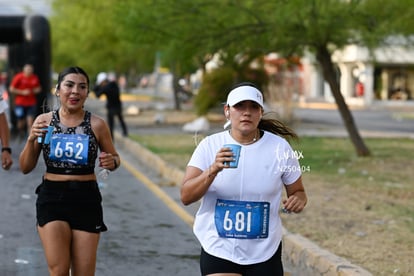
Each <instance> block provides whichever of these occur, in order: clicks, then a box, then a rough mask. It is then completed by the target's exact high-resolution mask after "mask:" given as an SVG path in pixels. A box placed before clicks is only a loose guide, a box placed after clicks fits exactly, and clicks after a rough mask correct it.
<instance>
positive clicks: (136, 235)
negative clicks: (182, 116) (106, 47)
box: [0, 99, 414, 276]
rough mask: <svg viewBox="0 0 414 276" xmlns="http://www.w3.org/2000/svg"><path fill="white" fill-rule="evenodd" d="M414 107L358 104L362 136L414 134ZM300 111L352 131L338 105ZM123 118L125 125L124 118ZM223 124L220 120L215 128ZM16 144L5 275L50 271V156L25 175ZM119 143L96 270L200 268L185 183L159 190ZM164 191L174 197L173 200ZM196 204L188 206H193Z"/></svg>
mask: <svg viewBox="0 0 414 276" xmlns="http://www.w3.org/2000/svg"><path fill="white" fill-rule="evenodd" d="M134 104H137V105H139V104H142V103H135V102H128V103H126V106H128V105H134ZM144 104H145V103H144ZM141 107H142V106H141ZM87 109H89V110H92V111H93V112H97V113H98V114H101V115H102V116H105V108H104V102H102V101H97V100H92V99H90V100H89V101H88V103H87ZM412 110H413V109H410V108H408V109H407V108H404V109H375V108H374V109H372V108H371V109H364V110H355V111H353V115H354V119H355V121H356V124H357V125H358V128H359V130H360V131H361V133H362V135H363V136H366V137H369V136H377V137H378V136H382V137H384V136H387V135H388V136H390V137H411V138H412V137H413V129H414V120H413V117H414V116H412V114H413V112H412ZM294 114H295V117H296V119H297V121H298V122H299V124H298V125H297V126H296V130H297V131H298V133H299V134H300V135H331V136H347V133H346V131H345V129H344V127H343V123H342V121H341V118H340V116H339V113H338V111H337V110H335V109H315V108H300V109H297V110H295V113H294ZM138 116H140V115H138ZM104 118H105V117H104ZM126 119H127V123H128V124H129V127H130V131H131V133H140V132H141V133H143V132H158V133H162V132H179V131H181V125H179V124H177V125H153V124H149V125H146V126H143V125H139V124H138V123H136V122H137V120H136V118H135V117H133V116H126ZM116 125H117V127H116V128H119V126H118V122H116ZM219 129H222V128H221V125H220V124H216V125H213V129H212V130H211V131H212V132H213V131H216V130H219ZM115 142H116V141H115ZM11 146H12V148H13V157H14V165H13V167H12V169H11V170H10V171H3V170H0V179H1V180H0V187H1V188H2V192H1V193H0V218H1V224H0V248H1V250H0V275H2V276H9V275H10V276H15V275H18V276H20V275H21V276H23V275H24V276H37V275H47V267H46V263H45V259H44V256H43V250H42V247H41V244H40V241H39V238H38V235H37V231H36V221H35V200H36V196H35V193H34V190H35V188H36V187H37V185H38V184H39V183H40V180H41V176H42V173H43V172H44V166H43V162H42V159H40V160H39V164H38V167H37V168H36V169H35V170H34V171H33V172H31V173H30V174H28V175H23V174H22V173H21V172H20V171H19V168H18V167H19V166H18V155H19V153H20V151H21V148H22V146H23V144H22V143H19V142H18V141H12V145H11ZM118 150H119V152H120V154H121V157H122V159H123V161H124V165H123V166H121V167H120V168H119V169H118V170H117V171H116V172H114V173H111V174H110V175H109V177H108V179H106V180H101V181H100V184H101V192H102V196H103V206H104V219H105V223H106V224H107V226H108V228H109V231H108V232H105V233H103V234H102V235H101V241H100V245H99V250H98V260H97V270H96V275H97V276H106V275H111V276H112V275H139V276H141V275H142V276H146V275H174V274H177V275H186V276H192V275H199V268H198V255H199V244H198V242H197V241H196V239H195V237H194V235H193V233H192V229H191V227H190V226H189V224H188V222H185V220H183V218H182V217H180V216H179V215H177V209H180V208H181V207H182V206H180V205H179V202H178V188H177V187H163V188H162V189H159V190H158V192H156V191H157V189H156V188H154V187H158V185H157V183H160V182H163V181H164V180H163V179H160V177H159V175H158V174H157V172H156V171H155V170H152V169H151V168H147V167H145V166H144V165H143V164H142V163H141V161H140V160H139V159H137V158H136V157H135V156H133V154H132V153H131V152H129V151H128V150H123V149H121V148H119V149H118ZM165 198H172V199H173V200H172V203H171V202H166V201H165ZM177 204H178V205H177ZM172 205H176V206H175V207H174V206H172ZM196 207H197V206H191V207H190V208H186V211H187V212H189V213H190V214H193V213H194V212H195V209H196ZM174 208H175V209H174Z"/></svg>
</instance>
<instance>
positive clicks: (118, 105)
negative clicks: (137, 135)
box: [93, 72, 128, 138]
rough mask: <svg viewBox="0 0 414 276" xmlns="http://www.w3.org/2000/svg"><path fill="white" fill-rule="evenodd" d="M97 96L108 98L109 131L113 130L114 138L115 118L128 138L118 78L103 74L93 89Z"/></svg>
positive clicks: (98, 77) (97, 79)
mask: <svg viewBox="0 0 414 276" xmlns="http://www.w3.org/2000/svg"><path fill="white" fill-rule="evenodd" d="M93 91H94V92H95V94H96V96H97V97H98V98H99V97H100V96H102V95H105V96H106V109H107V116H108V124H109V129H110V130H111V135H112V138H113V137H114V133H113V132H114V118H115V117H118V120H119V122H120V124H121V127H122V134H123V135H124V136H125V137H126V136H128V129H127V126H126V124H125V121H124V116H123V115H122V102H121V97H120V92H119V86H118V84H117V82H116V78H115V77H113V78H109V76H108V74H107V73H105V72H101V73H99V74H98V76H97V78H96V86H95V87H94V88H93Z"/></svg>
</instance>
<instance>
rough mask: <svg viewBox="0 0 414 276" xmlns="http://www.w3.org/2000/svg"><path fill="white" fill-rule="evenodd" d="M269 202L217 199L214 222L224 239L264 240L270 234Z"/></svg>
mask: <svg viewBox="0 0 414 276" xmlns="http://www.w3.org/2000/svg"><path fill="white" fill-rule="evenodd" d="M269 208H270V203H269V202H254V201H236V200H223V199H217V202H216V209H215V214H214V220H215V224H216V229H217V232H218V234H219V236H220V237H222V238H235V239H263V238H267V236H268V234H269Z"/></svg>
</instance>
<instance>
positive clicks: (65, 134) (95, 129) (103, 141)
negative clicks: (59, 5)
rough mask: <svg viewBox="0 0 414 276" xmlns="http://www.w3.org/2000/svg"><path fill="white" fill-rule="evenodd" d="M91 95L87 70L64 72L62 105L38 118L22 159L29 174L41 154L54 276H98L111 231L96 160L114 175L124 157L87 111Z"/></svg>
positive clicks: (44, 220)
mask: <svg viewBox="0 0 414 276" xmlns="http://www.w3.org/2000/svg"><path fill="white" fill-rule="evenodd" d="M88 94H89V77H88V75H87V74H86V73H85V71H84V70H83V69H82V68H79V67H68V68H66V69H64V70H63V71H62V72H61V73H60V74H59V77H58V83H57V85H56V96H57V97H58V98H59V103H60V107H59V108H58V109H57V110H53V111H50V112H48V113H43V114H40V115H39V116H38V117H37V118H36V119H35V121H34V123H33V125H32V128H31V129H30V133H29V136H28V138H27V142H26V144H25V146H24V148H23V150H22V152H21V154H20V157H19V163H20V169H21V170H22V172H23V173H24V174H28V173H30V172H31V171H32V170H33V169H34V168H35V167H36V164H37V161H38V158H39V155H40V153H41V152H43V159H44V161H45V165H46V172H45V173H44V175H43V177H42V182H41V184H40V185H39V186H38V187H37V188H36V194H37V195H38V197H37V201H36V218H37V229H38V232H39V236H40V239H41V241H42V244H43V248H44V252H45V256H46V260H47V264H48V268H49V273H50V275H69V271H71V275H82V276H92V275H95V267H96V256H97V249H98V242H99V237H100V233H101V232H104V231H107V227H106V225H105V223H104V221H103V210H102V197H101V193H100V190H99V188H98V184H97V178H96V174H95V162H96V159H97V158H98V153H99V151H100V154H99V166H100V167H101V168H102V169H105V170H110V171H114V170H115V169H117V168H118V167H119V165H120V158H119V155H118V153H117V151H116V150H115V148H114V144H113V142H112V138H111V134H110V131H109V127H108V125H107V124H106V122H105V121H104V120H103V119H102V118H101V117H98V116H96V115H94V114H92V113H90V112H89V111H87V110H84V104H85V101H86V99H87V97H88ZM48 127H51V130H50V131H51V132H50V133H49V134H51V135H47V134H46V132H47V131H48V130H47V128H48ZM48 136H50V138H48Z"/></svg>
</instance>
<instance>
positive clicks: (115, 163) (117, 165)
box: [114, 157, 119, 170]
mask: <svg viewBox="0 0 414 276" xmlns="http://www.w3.org/2000/svg"><path fill="white" fill-rule="evenodd" d="M118 167H119V164H118V162H117V161H116V158H115V157H114V170H116V169H118Z"/></svg>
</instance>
